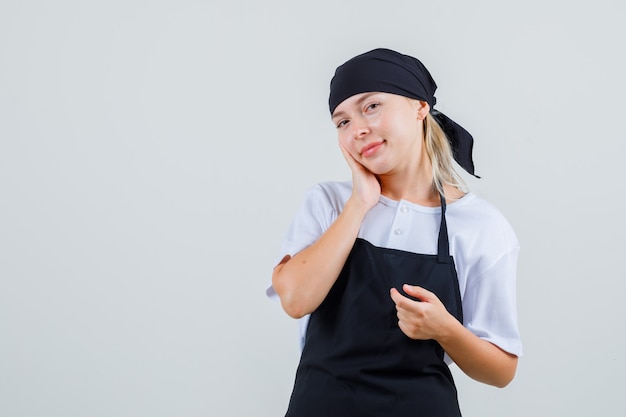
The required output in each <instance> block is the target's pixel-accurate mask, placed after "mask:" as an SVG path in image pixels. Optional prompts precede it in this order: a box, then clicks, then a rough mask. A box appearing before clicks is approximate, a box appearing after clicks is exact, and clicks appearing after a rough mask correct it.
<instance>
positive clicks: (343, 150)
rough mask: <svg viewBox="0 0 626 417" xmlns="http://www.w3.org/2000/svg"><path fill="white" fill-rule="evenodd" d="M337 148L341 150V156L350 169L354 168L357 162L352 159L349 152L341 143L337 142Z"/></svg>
mask: <svg viewBox="0 0 626 417" xmlns="http://www.w3.org/2000/svg"><path fill="white" fill-rule="evenodd" d="M339 149H340V150H341V153H342V154H343V158H344V159H345V160H346V162H347V163H348V166H349V167H350V169H352V170H354V169H356V168H357V162H356V161H355V160H354V158H353V157H352V155H350V152H348V150H347V149H346V148H344V146H343V145H342V144H341V143H340V144H339Z"/></svg>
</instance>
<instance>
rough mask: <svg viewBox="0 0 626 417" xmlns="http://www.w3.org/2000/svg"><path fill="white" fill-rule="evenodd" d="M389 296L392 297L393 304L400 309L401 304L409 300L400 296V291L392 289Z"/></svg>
mask: <svg viewBox="0 0 626 417" xmlns="http://www.w3.org/2000/svg"><path fill="white" fill-rule="evenodd" d="M389 294H390V295H391V299H392V300H393V302H394V303H395V304H396V307H398V305H399V304H401V303H403V301H404V300H407V298H406V297H405V296H404V295H402V294H400V291H398V290H397V289H395V288H392V289H391V290H390V291H389Z"/></svg>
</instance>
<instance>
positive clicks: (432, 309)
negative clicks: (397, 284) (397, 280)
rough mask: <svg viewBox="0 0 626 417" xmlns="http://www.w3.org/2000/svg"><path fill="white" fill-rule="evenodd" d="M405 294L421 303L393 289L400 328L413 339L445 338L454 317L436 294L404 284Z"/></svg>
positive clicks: (392, 296)
mask: <svg viewBox="0 0 626 417" xmlns="http://www.w3.org/2000/svg"><path fill="white" fill-rule="evenodd" d="M402 289H403V290H404V292H406V293H407V294H409V295H410V296H412V297H415V298H417V299H418V300H421V301H415V300H411V299H410V298H408V297H405V296H404V295H402V294H400V292H398V290H397V289H395V288H392V289H391V299H392V300H393V302H394V303H395V304H396V310H397V311H398V326H399V327H400V330H402V332H403V333H404V334H405V335H407V336H408V337H410V338H411V339H419V340H429V339H435V340H438V339H439V338H441V337H444V336H445V335H446V333H447V332H448V329H449V328H450V324H451V321H450V320H455V319H454V317H453V316H452V315H451V314H450V313H448V310H446V307H445V306H444V305H443V303H442V302H441V301H440V300H439V298H437V296H436V295H435V294H433V293H432V292H430V291H428V290H426V289H425V288H422V287H417V286H413V285H408V284H404V286H403V287H402Z"/></svg>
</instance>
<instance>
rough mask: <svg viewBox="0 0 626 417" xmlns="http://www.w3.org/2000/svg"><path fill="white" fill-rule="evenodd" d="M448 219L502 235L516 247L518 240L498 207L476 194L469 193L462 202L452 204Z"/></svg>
mask: <svg viewBox="0 0 626 417" xmlns="http://www.w3.org/2000/svg"><path fill="white" fill-rule="evenodd" d="M448 207H449V208H448V210H447V213H446V214H447V217H448V218H452V219H454V221H458V222H460V223H461V224H463V225H464V226H465V227H472V226H473V227H475V228H477V229H479V230H483V231H485V232H487V231H488V232H490V233H498V234H501V235H502V237H503V238H506V239H507V240H511V241H510V242H509V243H510V244H513V245H516V244H517V238H516V236H515V232H514V231H513V227H511V224H510V223H509V221H508V220H507V219H506V217H505V216H504V215H503V214H502V213H501V212H500V210H498V208H497V207H496V206H494V205H493V204H491V203H490V202H489V201H487V200H485V199H484V198H482V197H479V196H477V195H476V194H474V193H468V194H466V195H465V196H464V197H463V198H461V199H460V200H458V201H456V202H454V203H452V204H450V205H449V206H448Z"/></svg>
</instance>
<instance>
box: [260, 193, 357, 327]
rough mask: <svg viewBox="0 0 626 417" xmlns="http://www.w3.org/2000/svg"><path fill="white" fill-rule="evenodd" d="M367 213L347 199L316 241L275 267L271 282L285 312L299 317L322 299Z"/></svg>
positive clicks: (313, 309)
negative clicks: (335, 217)
mask: <svg viewBox="0 0 626 417" xmlns="http://www.w3.org/2000/svg"><path fill="white" fill-rule="evenodd" d="M366 213H367V209H365V208H363V207H362V206H360V205H358V204H355V203H352V202H351V201H348V202H347V203H346V205H345V207H344V209H343V210H342V212H341V214H340V215H339V216H338V217H337V219H336V220H335V222H334V223H333V224H332V225H331V226H330V227H329V228H328V230H327V231H326V232H325V233H324V234H323V235H322V236H321V237H320V238H319V239H318V240H317V242H315V243H314V244H313V245H311V246H309V247H308V248H306V249H304V250H302V251H301V252H299V253H298V254H296V255H295V256H294V257H293V258H291V259H289V260H287V261H286V262H281V264H279V265H278V266H277V267H276V268H274V272H273V274H272V286H273V287H274V290H275V291H276V293H277V294H278V296H279V297H280V301H281V304H282V306H283V309H284V310H285V312H286V313H287V314H289V315H290V316H291V317H294V318H300V317H302V316H305V315H306V314H309V313H312V312H313V311H315V309H316V308H317V307H318V306H319V305H320V304H321V303H322V301H324V298H326V295H327V294H328V292H329V291H330V289H331V287H332V286H333V284H334V283H335V281H336V280H337V277H338V276H339V273H340V272H341V269H342V268H343V265H344V264H345V262H346V259H347V258H348V255H349V254H350V251H351V249H352V247H353V246H354V241H355V240H356V237H357V235H358V232H359V228H360V227H361V222H362V221H363V218H364V217H365V214H366Z"/></svg>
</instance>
